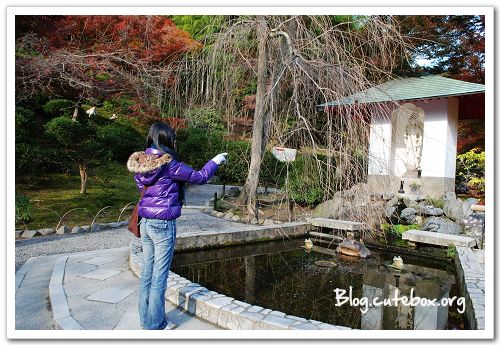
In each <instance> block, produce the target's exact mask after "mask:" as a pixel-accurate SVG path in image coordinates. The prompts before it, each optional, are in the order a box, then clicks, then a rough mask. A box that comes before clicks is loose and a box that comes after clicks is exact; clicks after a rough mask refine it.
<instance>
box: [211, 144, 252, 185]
mask: <svg viewBox="0 0 500 345" xmlns="http://www.w3.org/2000/svg"><path fill="white" fill-rule="evenodd" d="M251 147H252V144H251V143H249V142H248V141H235V140H232V141H229V140H228V141H225V142H224V147H223V148H222V151H225V152H227V153H228V160H227V163H226V164H225V165H222V166H221V167H220V168H219V169H218V170H217V173H216V174H217V176H218V177H219V178H220V179H221V181H222V183H224V184H238V185H242V184H244V183H245V180H246V178H247V175H248V167H249V166H250V152H251Z"/></svg>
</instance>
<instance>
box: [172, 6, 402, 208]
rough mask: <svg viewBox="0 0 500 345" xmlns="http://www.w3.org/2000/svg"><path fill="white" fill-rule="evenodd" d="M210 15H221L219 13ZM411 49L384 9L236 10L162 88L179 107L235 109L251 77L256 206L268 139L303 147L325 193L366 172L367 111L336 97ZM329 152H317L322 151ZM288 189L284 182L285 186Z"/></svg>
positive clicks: (249, 196)
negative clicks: (318, 12)
mask: <svg viewBox="0 0 500 345" xmlns="http://www.w3.org/2000/svg"><path fill="white" fill-rule="evenodd" d="M214 21H217V22H218V23H219V24H220V23H221V19H220V18H219V17H217V18H215V17H214ZM407 49H408V47H407V45H406V43H405V39H404V38H403V37H402V36H401V34H400V33H399V30H398V26H397V22H395V21H394V19H393V18H392V17H390V16H363V17H355V16H343V17H339V16H239V17H236V18H232V19H231V20H227V21H226V22H224V23H223V24H222V25H221V26H220V30H218V31H216V32H214V33H213V34H211V35H209V36H208V38H207V40H206V41H205V42H204V47H203V48H202V49H201V50H199V51H197V52H194V53H192V54H188V55H186V57H185V59H184V60H183V61H182V63H181V64H179V65H178V68H177V69H176V71H175V75H176V78H178V81H179V82H178V83H177V84H176V86H175V87H174V88H172V89H170V90H169V91H168V92H169V96H170V97H171V99H172V100H173V102H176V104H177V107H178V108H181V107H184V108H189V107H190V106H193V105H198V104H204V105H209V106H210V107H213V108H216V109H218V110H219V111H220V112H222V113H223V114H225V117H226V120H227V121H229V120H230V119H231V117H235V116H239V115H241V109H239V108H238V106H239V105H238V104H237V102H236V101H235V94H236V93H237V90H238V89H239V88H241V82H242V80H244V81H248V80H256V84H257V92H256V96H255V111H254V114H253V132H252V150H251V157H250V166H249V172H248V177H247V179H246V183H245V185H244V188H243V193H242V195H241V200H242V201H243V202H244V203H245V205H246V208H247V210H248V212H249V213H250V214H251V215H255V214H256V210H255V203H256V189H257V184H258V180H259V173H260V167H261V163H262V160H263V153H264V150H265V148H266V146H269V145H280V146H288V147H295V148H299V149H302V151H303V152H304V153H307V154H308V157H309V158H308V159H307V160H306V161H305V162H304V164H305V165H306V167H305V168H304V171H305V172H307V173H310V172H312V171H314V172H315V173H316V174H315V182H316V183H318V184H319V185H320V186H321V188H322V190H323V192H324V196H323V198H324V199H327V198H329V197H332V196H333V195H334V193H335V192H337V191H339V190H343V189H348V188H350V187H351V186H352V185H354V184H355V183H357V182H359V181H361V180H362V178H363V174H365V171H366V155H367V147H368V138H369V121H370V120H369V113H370V112H371V111H373V107H387V106H386V105H373V106H372V109H367V108H366V107H365V108H364V107H361V106H360V105H358V104H346V105H343V106H339V107H336V108H335V109H329V108H323V110H322V111H320V110H319V107H318V105H320V104H322V103H326V102H329V101H335V100H339V99H342V98H343V97H346V96H348V95H351V94H353V93H356V92H359V91H361V90H365V89H367V88H369V87H372V86H373V85H376V84H378V83H380V82H382V81H385V80H387V79H390V78H391V71H392V70H393V69H395V68H396V67H398V66H399V65H400V64H401V63H402V62H403V59H405V57H406V55H405V52H406V51H407ZM320 155H321V156H326V159H320V158H319V156H320ZM285 187H287V186H285Z"/></svg>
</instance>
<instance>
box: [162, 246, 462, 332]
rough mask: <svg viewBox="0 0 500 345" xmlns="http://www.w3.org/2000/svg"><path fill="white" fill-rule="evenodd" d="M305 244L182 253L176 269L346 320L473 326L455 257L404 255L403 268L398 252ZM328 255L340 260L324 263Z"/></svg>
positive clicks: (248, 295)
mask: <svg viewBox="0 0 500 345" xmlns="http://www.w3.org/2000/svg"><path fill="white" fill-rule="evenodd" d="M303 244H304V239H292V240H283V241H273V242H265V243H260V244H250V245H244V246H237V247H226V248H221V249H210V250H203V251H196V252H181V253H176V254H175V255H174V262H173V264H172V268H171V270H172V271H173V272H175V273H177V274H179V275H181V276H183V277H185V278H187V279H189V280H191V281H192V282H194V283H198V284H200V285H202V286H204V287H206V288H207V289H210V290H213V291H217V292H219V293H222V294H225V295H227V296H230V297H233V298H235V299H238V300H240V301H245V302H247V303H250V304H253V305H258V306H261V307H263V308H269V309H273V310H277V311H281V312H284V313H286V314H288V315H294V316H299V317H303V318H306V319H313V320H317V321H322V322H326V323H330V324H334V325H339V326H345V327H351V328H357V329H467V325H466V322H465V317H463V316H464V314H463V310H464V308H465V306H464V305H461V303H460V301H461V300H463V298H460V297H461V296H460V295H459V292H458V287H457V284H456V281H455V275H454V265H453V264H452V263H449V262H447V261H444V260H439V259H422V258H415V257H412V256H410V255H404V254H403V255H401V258H402V259H403V261H404V269H403V270H402V271H399V270H396V269H394V268H391V267H390V266H389V264H391V263H392V258H393V256H394V253H389V252H381V251H374V250H372V251H371V253H372V256H371V257H369V258H368V259H358V258H351V257H345V256H340V255H336V254H335V252H334V251H333V250H332V248H330V249H328V248H326V246H325V247H320V246H318V245H315V246H314V248H313V249H314V250H313V251H310V252H308V251H306V250H305V249H303V248H301V246H302V245H303ZM325 261H328V262H332V261H333V262H334V264H333V265H336V266H335V267H324V266H322V265H324V264H325ZM328 262H327V263H326V264H329V263H328ZM333 265H330V266H333ZM349 296H350V298H349ZM403 296H406V297H407V299H408V301H403V300H402V299H401V298H403ZM375 297H377V299H375ZM398 297H399V298H400V299H399V300H398V301H396V299H395V298H398ZM412 297H413V299H411V298H412ZM417 297H419V298H420V300H418V299H417ZM443 299H446V301H448V303H446V304H447V305H445V303H443V302H442V301H443ZM452 299H453V300H452ZM450 301H451V303H450ZM374 302H376V303H374ZM412 302H413V303H412Z"/></svg>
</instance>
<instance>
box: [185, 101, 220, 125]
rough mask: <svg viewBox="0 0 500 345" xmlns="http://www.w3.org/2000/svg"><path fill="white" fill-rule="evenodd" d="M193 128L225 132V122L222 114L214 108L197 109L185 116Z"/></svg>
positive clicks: (190, 110)
mask: <svg viewBox="0 0 500 345" xmlns="http://www.w3.org/2000/svg"><path fill="white" fill-rule="evenodd" d="M184 117H185V119H186V120H187V121H188V125H189V127H191V128H202V129H206V130H210V131H224V130H225V127H224V122H223V121H222V116H221V114H220V113H218V112H217V111H215V110H214V109H212V108H207V107H195V108H192V109H189V111H188V112H187V113H186V114H185V115H184Z"/></svg>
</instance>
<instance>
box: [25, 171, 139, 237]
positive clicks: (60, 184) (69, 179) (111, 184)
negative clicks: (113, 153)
mask: <svg viewBox="0 0 500 345" xmlns="http://www.w3.org/2000/svg"><path fill="white" fill-rule="evenodd" d="M20 182H21V183H18V184H17V183H16V194H24V195H27V196H28V197H29V198H30V200H31V204H32V207H31V208H32V210H31V219H30V220H29V221H28V222H26V223H20V224H16V230H26V229H40V228H50V227H55V226H56V225H57V224H58V222H59V220H60V217H62V216H63V215H64V214H65V213H66V212H68V211H70V210H73V211H71V212H70V213H68V214H67V215H66V216H65V217H64V219H63V222H61V224H66V225H68V226H76V225H90V223H91V222H92V220H93V219H94V217H95V216H96V214H97V213H98V212H99V211H100V210H101V209H102V208H104V207H106V206H111V207H110V208H107V209H106V210H104V211H103V212H101V213H100V214H99V216H98V217H97V219H96V222H97V223H106V222H115V221H117V220H118V217H119V215H120V212H121V210H122V208H123V207H124V206H125V205H126V204H128V203H131V202H132V205H133V204H134V203H135V202H136V201H137V199H138V198H139V192H138V190H137V187H136V186H135V183H134V179H133V175H132V174H131V173H130V172H128V170H127V168H126V166H125V164H119V163H116V162H108V163H106V164H103V165H101V166H97V167H94V168H92V169H90V170H89V178H88V182H87V193H86V194H80V176H79V174H78V173H75V174H72V175H67V174H50V175H47V176H44V177H43V178H40V180H39V181H37V182H36V184H31V185H30V184H29V183H28V182H31V181H27V180H25V181H23V179H20ZM130 213H131V211H130V210H126V211H124V212H123V214H122V216H121V219H120V220H126V219H127V218H128V216H129V215H130Z"/></svg>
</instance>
